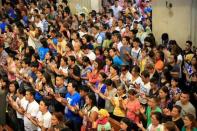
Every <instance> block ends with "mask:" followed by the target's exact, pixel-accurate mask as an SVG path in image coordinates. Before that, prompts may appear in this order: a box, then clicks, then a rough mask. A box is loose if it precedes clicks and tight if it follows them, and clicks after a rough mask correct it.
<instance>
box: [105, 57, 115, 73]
mask: <svg viewBox="0 0 197 131" xmlns="http://www.w3.org/2000/svg"><path fill="white" fill-rule="evenodd" d="M105 63H106V64H105V66H104V72H105V74H107V75H109V74H110V67H111V66H112V63H113V59H112V58H111V57H109V56H108V57H106V58H105Z"/></svg>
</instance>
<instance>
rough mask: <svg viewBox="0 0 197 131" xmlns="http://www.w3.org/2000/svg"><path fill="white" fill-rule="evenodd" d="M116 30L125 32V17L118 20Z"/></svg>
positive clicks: (121, 32)
mask: <svg viewBox="0 0 197 131" xmlns="http://www.w3.org/2000/svg"><path fill="white" fill-rule="evenodd" d="M115 30H117V31H119V32H120V34H121V35H123V33H124V32H125V27H124V21H123V19H119V20H118V26H117V27H116V28H115Z"/></svg>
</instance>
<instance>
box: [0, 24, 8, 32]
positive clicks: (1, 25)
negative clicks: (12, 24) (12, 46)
mask: <svg viewBox="0 0 197 131" xmlns="http://www.w3.org/2000/svg"><path fill="white" fill-rule="evenodd" d="M6 26H7V23H5V22H2V23H0V29H1V32H2V33H5V28H6Z"/></svg>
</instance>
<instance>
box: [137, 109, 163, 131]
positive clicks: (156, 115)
mask: <svg viewBox="0 0 197 131" xmlns="http://www.w3.org/2000/svg"><path fill="white" fill-rule="evenodd" d="M151 121H152V122H151V124H150V125H149V126H148V128H147V129H145V128H144V127H143V125H142V123H137V125H138V127H139V128H140V129H141V130H142V131H164V129H163V128H164V127H163V125H162V124H161V123H162V122H161V121H162V114H161V113H160V112H153V113H152V114H151Z"/></svg>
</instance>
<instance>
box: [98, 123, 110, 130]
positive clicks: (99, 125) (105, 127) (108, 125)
mask: <svg viewBox="0 0 197 131" xmlns="http://www.w3.org/2000/svg"><path fill="white" fill-rule="evenodd" d="M102 128H104V129H105V131H111V125H110V123H109V122H107V123H106V124H105V125H101V124H98V126H97V131H102Z"/></svg>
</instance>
